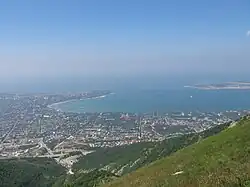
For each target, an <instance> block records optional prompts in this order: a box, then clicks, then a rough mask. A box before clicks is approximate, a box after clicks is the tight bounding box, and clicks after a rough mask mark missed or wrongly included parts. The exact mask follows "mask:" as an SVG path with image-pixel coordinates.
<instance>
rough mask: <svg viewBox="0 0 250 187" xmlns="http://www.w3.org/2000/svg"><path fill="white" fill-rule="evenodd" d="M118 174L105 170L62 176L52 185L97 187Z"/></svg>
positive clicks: (61, 186)
mask: <svg viewBox="0 0 250 187" xmlns="http://www.w3.org/2000/svg"><path fill="white" fill-rule="evenodd" d="M116 178H117V176H116V175H114V174H112V173H110V172H108V171H104V170H93V171H91V172H89V173H80V172H78V173H77V174H75V175H68V176H66V177H61V178H60V179H59V180H58V181H57V182H56V183H55V184H54V185H53V186H52V187H97V186H100V185H102V184H105V183H107V182H110V181H112V180H114V179H116Z"/></svg>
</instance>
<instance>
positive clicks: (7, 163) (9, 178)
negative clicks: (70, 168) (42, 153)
mask: <svg viewBox="0 0 250 187" xmlns="http://www.w3.org/2000/svg"><path fill="white" fill-rule="evenodd" d="M64 173H65V169H64V168H63V167H62V166H60V165H58V164H57V163H56V162H55V161H54V160H52V159H48V158H32V159H10V160H0V186H1V187H47V186H48V187H49V186H52V184H53V183H54V182H55V181H56V180H57V178H58V177H59V176H60V175H62V174H64Z"/></svg>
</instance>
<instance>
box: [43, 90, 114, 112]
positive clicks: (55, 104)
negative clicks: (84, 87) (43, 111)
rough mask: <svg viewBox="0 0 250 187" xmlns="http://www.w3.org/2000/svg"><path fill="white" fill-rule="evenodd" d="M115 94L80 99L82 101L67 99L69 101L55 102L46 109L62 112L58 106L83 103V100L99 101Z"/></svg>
mask: <svg viewBox="0 0 250 187" xmlns="http://www.w3.org/2000/svg"><path fill="white" fill-rule="evenodd" d="M113 94H115V93H113V92H112V93H110V94H105V95H100V96H97V97H90V98H82V99H69V100H66V101H60V102H56V103H52V104H50V105H48V106H47V107H48V108H51V109H55V110H57V111H62V110H61V109H60V107H58V106H60V105H61V104H65V103H69V102H72V101H84V100H89V99H101V98H105V97H107V96H108V95H113Z"/></svg>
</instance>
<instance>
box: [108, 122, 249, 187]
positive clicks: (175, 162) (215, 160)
mask: <svg viewBox="0 0 250 187" xmlns="http://www.w3.org/2000/svg"><path fill="white" fill-rule="evenodd" d="M249 180H250V120H249V119H246V118H245V119H242V120H240V121H239V122H238V123H237V125H236V126H234V127H232V128H228V129H226V130H224V131H223V132H221V133H219V134H217V135H215V136H211V137H208V138H206V139H204V140H201V141H199V142H198V143H195V144H193V145H191V146H188V147H186V148H184V149H182V150H180V151H178V152H176V153H174V154H172V155H171V156H169V157H166V158H163V159H160V160H158V161H156V162H154V163H152V164H150V165H148V166H146V167H143V168H141V169H138V170H137V171H135V172H133V173H131V174H128V175H126V176H124V177H122V178H120V179H118V180H115V181H114V182H113V183H110V184H108V185H106V186H109V187H119V186H124V187H128V186H132V187H133V186H135V187H139V186H143V187H154V186H155V187H156V186H157V187H158V186H170V187H174V186H181V187H183V186H187V187H189V186H190V187H195V186H204V187H206V186H212V187H214V186H225V187H230V186H232V187H233V186H235V187H236V186H247V183H248V182H249Z"/></svg>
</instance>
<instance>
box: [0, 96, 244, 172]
mask: <svg viewBox="0 0 250 187" xmlns="http://www.w3.org/2000/svg"><path fill="white" fill-rule="evenodd" d="M108 94H111V92H110V91H92V92H84V93H74V94H72V93H67V94H0V102H1V108H0V136H1V144H0V158H1V159H6V158H13V157H18V158H23V157H27V158H33V157H51V158H54V159H55V160H56V162H58V163H60V164H61V165H63V166H65V167H69V168H70V167H71V165H72V164H73V163H74V162H76V161H77V160H78V158H79V157H81V156H83V155H86V154H88V153H91V152H94V151H95V150H96V149H98V148H100V147H115V146H122V145H127V144H133V143H137V142H152V141H161V140H164V139H167V138H171V137H175V136H179V135H183V134H190V133H194V132H201V131H204V130H206V129H209V128H211V127H214V126H216V125H218V124H222V123H226V122H229V121H232V120H236V119H238V118H239V117H240V116H244V115H246V114H248V111H245V110H244V111H224V112H220V113H215V112H199V111H192V112H182V111H173V112H169V113H159V112H157V111H152V112H151V113H142V114H140V113H136V114H135V113H125V112H124V113H121V112H117V113H112V112H105V113H70V112H63V111H60V110H58V109H56V107H53V104H54V105H55V104H56V103H60V102H65V101H69V100H77V99H94V98H96V97H103V96H105V95H108Z"/></svg>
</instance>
